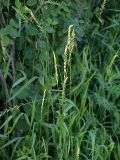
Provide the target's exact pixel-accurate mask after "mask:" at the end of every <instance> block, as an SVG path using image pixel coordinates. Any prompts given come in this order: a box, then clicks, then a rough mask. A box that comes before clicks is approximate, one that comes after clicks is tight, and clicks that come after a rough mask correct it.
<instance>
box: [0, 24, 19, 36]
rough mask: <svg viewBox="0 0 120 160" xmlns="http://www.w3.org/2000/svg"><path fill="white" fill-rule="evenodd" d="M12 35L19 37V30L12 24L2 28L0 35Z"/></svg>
mask: <svg viewBox="0 0 120 160" xmlns="http://www.w3.org/2000/svg"><path fill="white" fill-rule="evenodd" d="M4 35H10V36H11V37H19V36H20V34H19V32H18V31H17V30H16V29H15V28H13V27H12V26H11V25H7V26H6V27H5V28H2V29H0V36H4Z"/></svg>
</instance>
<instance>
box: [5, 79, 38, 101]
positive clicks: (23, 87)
mask: <svg viewBox="0 0 120 160" xmlns="http://www.w3.org/2000/svg"><path fill="white" fill-rule="evenodd" d="M36 79H38V77H33V78H31V79H30V80H29V81H28V82H27V83H26V84H25V85H23V86H22V87H21V88H20V89H19V90H18V91H17V92H16V93H15V94H14V95H13V96H12V97H11V98H10V99H9V100H8V102H9V101H11V100H12V99H14V98H15V97H16V96H17V95H19V94H20V93H21V92H22V91H23V90H24V89H25V88H26V87H28V86H29V85H30V84H31V83H32V82H33V81H35V80H36Z"/></svg>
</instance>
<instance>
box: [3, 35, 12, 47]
mask: <svg viewBox="0 0 120 160" xmlns="http://www.w3.org/2000/svg"><path fill="white" fill-rule="evenodd" d="M12 44H13V40H12V39H10V38H9V37H8V36H2V45H3V46H4V47H7V46H9V45H12Z"/></svg>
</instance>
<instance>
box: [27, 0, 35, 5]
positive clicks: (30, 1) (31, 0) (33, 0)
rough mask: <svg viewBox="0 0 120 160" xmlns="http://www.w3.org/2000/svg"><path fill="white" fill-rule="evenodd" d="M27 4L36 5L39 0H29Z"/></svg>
mask: <svg viewBox="0 0 120 160" xmlns="http://www.w3.org/2000/svg"><path fill="white" fill-rule="evenodd" d="M26 4H27V5H28V6H35V5H36V4H37V0H27V3H26Z"/></svg>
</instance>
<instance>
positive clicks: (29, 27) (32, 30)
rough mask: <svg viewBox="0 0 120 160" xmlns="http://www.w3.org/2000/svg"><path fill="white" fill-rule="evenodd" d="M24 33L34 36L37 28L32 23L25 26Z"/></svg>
mask: <svg viewBox="0 0 120 160" xmlns="http://www.w3.org/2000/svg"><path fill="white" fill-rule="evenodd" d="M26 34H27V35H29V36H35V35H37V34H38V29H37V28H36V27H35V26H33V25H27V26H26Z"/></svg>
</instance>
